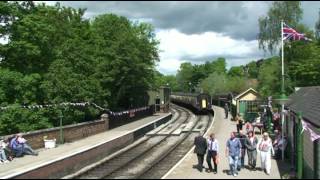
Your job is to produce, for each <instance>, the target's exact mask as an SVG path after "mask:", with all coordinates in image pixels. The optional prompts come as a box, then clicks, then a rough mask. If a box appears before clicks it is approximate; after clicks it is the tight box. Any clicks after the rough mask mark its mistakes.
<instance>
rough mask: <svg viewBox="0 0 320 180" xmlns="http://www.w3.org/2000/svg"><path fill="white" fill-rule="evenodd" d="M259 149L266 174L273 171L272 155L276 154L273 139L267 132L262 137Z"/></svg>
mask: <svg viewBox="0 0 320 180" xmlns="http://www.w3.org/2000/svg"><path fill="white" fill-rule="evenodd" d="M257 147H258V151H259V152H260V157H261V168H262V169H263V170H264V171H265V173H266V174H268V175H270V172H271V157H272V156H273V155H274V150H273V146H272V140H271V138H270V137H269V134H268V133H267V132H265V133H263V137H262V139H261V140H260V141H259V143H258V146H257Z"/></svg>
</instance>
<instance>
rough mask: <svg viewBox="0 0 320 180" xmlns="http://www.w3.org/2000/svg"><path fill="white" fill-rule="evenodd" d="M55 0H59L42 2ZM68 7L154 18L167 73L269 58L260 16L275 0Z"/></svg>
mask: <svg viewBox="0 0 320 180" xmlns="http://www.w3.org/2000/svg"><path fill="white" fill-rule="evenodd" d="M41 2H45V3H46V4H47V5H54V4H55V3H56V1H39V2H37V3H41ZM60 4H61V5H62V6H69V7H73V8H86V9H87V11H86V13H85V18H94V17H95V16H97V15H100V14H105V13H114V14H117V15H121V16H125V17H127V18H129V19H130V20H132V21H141V22H148V23H151V24H152V25H153V26H154V27H155V32H156V38H157V39H158V40H159V41H160V45H159V50H160V54H159V55H160V62H159V63H157V69H158V70H159V71H160V72H161V73H163V74H175V73H176V72H177V70H178V69H179V67H180V64H181V63H183V62H191V63H192V64H202V63H204V62H205V61H212V60H214V59H216V58H218V57H224V58H226V61H227V68H230V67H232V66H238V65H243V64H247V63H248V62H250V61H252V60H259V59H261V58H266V57H269V56H270V55H269V54H266V53H264V52H263V51H262V50H259V48H258V41H257V35H258V31H259V27H258V19H259V17H261V16H265V15H266V13H267V11H268V9H269V7H270V6H271V4H272V2H270V1H234V2H231V1H214V2H208V1H185V2H183V1H179V2H174V1H126V2H124V1H62V2H60ZM301 4H302V8H303V18H302V23H303V24H305V25H307V26H308V27H310V28H312V29H314V26H315V22H316V21H317V19H318V17H319V10H320V1H313V2H312V1H310V2H305V1H303V2H302V3H301Z"/></svg>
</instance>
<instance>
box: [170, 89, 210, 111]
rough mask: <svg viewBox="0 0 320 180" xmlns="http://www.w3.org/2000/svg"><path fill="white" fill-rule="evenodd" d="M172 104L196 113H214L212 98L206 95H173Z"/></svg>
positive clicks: (171, 97)
mask: <svg viewBox="0 0 320 180" xmlns="http://www.w3.org/2000/svg"><path fill="white" fill-rule="evenodd" d="M170 100H171V102H173V103H175V104H178V105H181V106H184V107H187V108H189V109H190V110H192V111H193V112H194V113H196V114H199V113H208V112H210V113H213V110H212V106H211V96H210V95H209V94H206V93H171V96H170Z"/></svg>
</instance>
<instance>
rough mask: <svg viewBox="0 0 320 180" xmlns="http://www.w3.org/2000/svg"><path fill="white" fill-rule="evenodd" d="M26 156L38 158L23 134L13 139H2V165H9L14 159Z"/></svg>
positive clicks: (0, 158) (0, 151)
mask: <svg viewBox="0 0 320 180" xmlns="http://www.w3.org/2000/svg"><path fill="white" fill-rule="evenodd" d="M24 155H33V156H37V155H38V153H37V152H36V151H35V150H33V149H32V148H31V147H30V146H29V145H28V143H27V140H26V139H25V138H23V137H22V134H17V135H15V136H14V137H13V138H11V139H7V140H4V139H0V163H1V164H2V163H8V162H9V161H12V160H13V158H14V157H22V156H24Z"/></svg>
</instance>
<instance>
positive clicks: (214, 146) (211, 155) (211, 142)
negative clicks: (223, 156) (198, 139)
mask: <svg viewBox="0 0 320 180" xmlns="http://www.w3.org/2000/svg"><path fill="white" fill-rule="evenodd" d="M218 155H219V142H218V140H217V139H216V138H215V134H213V133H212V134H210V136H209V139H208V153H207V163H208V167H209V169H208V171H207V172H213V173H214V174H217V173H218V161H219V159H218V158H219V157H218ZM211 160H212V161H213V165H214V169H212V165H211Z"/></svg>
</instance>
